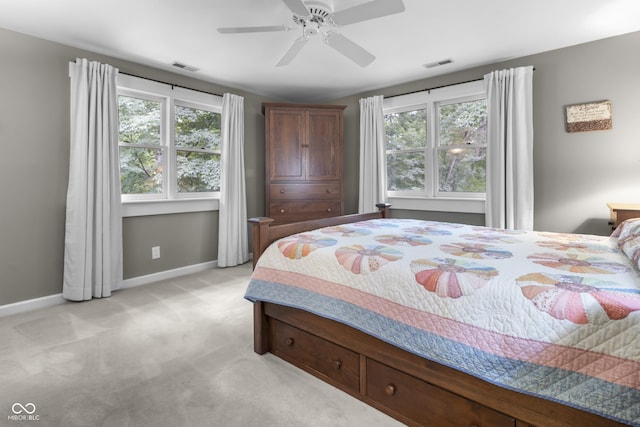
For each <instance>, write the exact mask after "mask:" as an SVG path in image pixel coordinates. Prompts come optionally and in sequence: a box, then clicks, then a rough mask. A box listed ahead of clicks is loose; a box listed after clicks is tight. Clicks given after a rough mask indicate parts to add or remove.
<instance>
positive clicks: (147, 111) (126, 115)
mask: <svg viewBox="0 0 640 427" xmlns="http://www.w3.org/2000/svg"><path fill="white" fill-rule="evenodd" d="M160 112H161V104H160V102H159V101H149V100H146V99H140V98H132V97H130V96H124V95H120V96H118V113H119V116H120V137H119V138H120V143H121V144H153V145H160V121H161V119H160Z"/></svg>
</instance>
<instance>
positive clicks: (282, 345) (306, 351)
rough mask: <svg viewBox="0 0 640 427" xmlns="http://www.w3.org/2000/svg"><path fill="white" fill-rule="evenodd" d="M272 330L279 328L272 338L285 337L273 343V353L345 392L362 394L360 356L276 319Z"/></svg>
mask: <svg viewBox="0 0 640 427" xmlns="http://www.w3.org/2000/svg"><path fill="white" fill-rule="evenodd" d="M271 327H272V328H275V335H274V334H273V333H272V334H270V335H271V336H277V337H282V338H280V339H279V340H274V342H270V344H269V346H270V351H271V352H272V353H273V354H275V355H277V356H279V357H282V358H283V359H285V360H287V361H288V362H290V363H293V364H294V365H296V366H298V367H300V368H302V369H304V370H306V371H308V372H310V373H312V374H314V375H317V376H320V377H322V378H323V379H325V380H326V379H327V378H328V379H329V381H330V382H333V383H334V384H335V385H336V386H338V387H340V388H342V389H343V390H345V391H349V392H351V393H357V392H358V389H359V384H360V374H359V356H358V354H357V353H354V352H353V351H351V350H348V349H346V348H344V347H341V346H339V345H337V344H334V343H332V342H329V341H327V340H324V339H322V338H319V337H317V336H315V335H311V334H309V333H307V332H304V331H301V330H300V329H297V328H295V327H292V326H290V325H287V324H285V323H282V322H279V321H277V320H275V319H272V321H271Z"/></svg>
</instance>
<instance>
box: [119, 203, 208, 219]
mask: <svg viewBox="0 0 640 427" xmlns="http://www.w3.org/2000/svg"><path fill="white" fill-rule="evenodd" d="M219 208H220V200H219V199H173V200H136V201H127V202H122V217H132V216H149V215H166V214H176V213H186V212H203V211H217V210H218V209H219Z"/></svg>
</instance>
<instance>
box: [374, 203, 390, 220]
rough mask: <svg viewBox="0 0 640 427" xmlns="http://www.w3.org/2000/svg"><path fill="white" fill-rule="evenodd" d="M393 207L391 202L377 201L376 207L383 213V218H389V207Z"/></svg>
mask: <svg viewBox="0 0 640 427" xmlns="http://www.w3.org/2000/svg"><path fill="white" fill-rule="evenodd" d="M390 207H391V203H376V208H378V210H379V211H380V213H381V214H382V218H389V208H390Z"/></svg>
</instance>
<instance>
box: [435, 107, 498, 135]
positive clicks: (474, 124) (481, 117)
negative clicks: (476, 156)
mask: <svg viewBox="0 0 640 427" xmlns="http://www.w3.org/2000/svg"><path fill="white" fill-rule="evenodd" d="M438 111H439V114H440V117H439V119H440V139H439V144H440V146H445V145H447V146H448V145H462V144H466V145H477V144H480V145H482V144H486V143H487V102H486V100H484V99H479V100H477V101H466V102H459V103H455V104H447V105H440V106H439V107H438Z"/></svg>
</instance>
